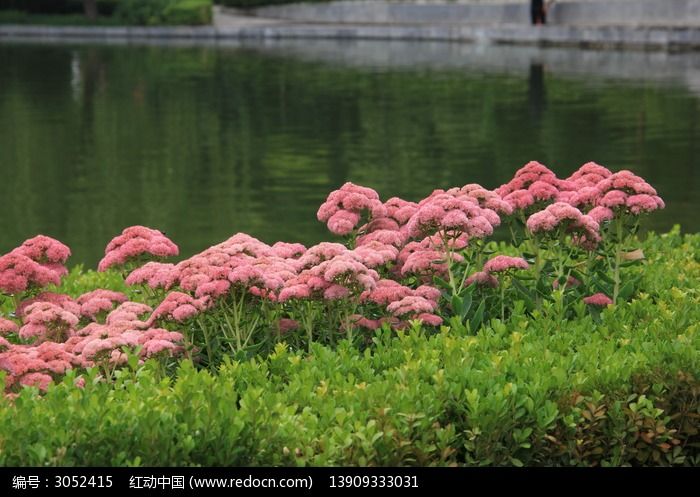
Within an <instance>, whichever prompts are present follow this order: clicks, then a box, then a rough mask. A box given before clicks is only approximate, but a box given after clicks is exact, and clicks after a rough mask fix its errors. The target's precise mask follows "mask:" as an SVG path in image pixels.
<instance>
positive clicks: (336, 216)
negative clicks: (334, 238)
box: [317, 182, 387, 235]
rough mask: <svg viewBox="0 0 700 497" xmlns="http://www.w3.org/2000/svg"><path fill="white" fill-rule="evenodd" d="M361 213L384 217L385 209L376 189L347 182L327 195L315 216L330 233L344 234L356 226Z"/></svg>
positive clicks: (371, 216) (372, 216)
mask: <svg viewBox="0 0 700 497" xmlns="http://www.w3.org/2000/svg"><path fill="white" fill-rule="evenodd" d="M363 213H368V215H369V217H370V218H375V219H376V218H381V217H386V215H387V209H386V207H384V204H382V202H381V200H379V195H378V194H377V192H376V191H374V190H372V189H371V188H367V187H363V186H359V185H355V184H353V183H349V182H348V183H345V184H344V185H343V186H341V187H340V188H339V189H338V190H335V191H332V192H331V193H330V194H329V195H328V198H327V199H326V201H325V202H324V203H323V204H322V205H321V207H320V208H319V209H318V213H317V218H318V220H319V221H321V222H324V223H326V224H327V225H328V229H329V230H330V231H331V232H332V233H335V234H339V235H346V234H349V233H351V232H352V231H353V230H354V229H355V227H357V224H358V222H359V220H360V217H361V216H362V214H363Z"/></svg>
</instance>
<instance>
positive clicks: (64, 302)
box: [15, 292, 80, 318]
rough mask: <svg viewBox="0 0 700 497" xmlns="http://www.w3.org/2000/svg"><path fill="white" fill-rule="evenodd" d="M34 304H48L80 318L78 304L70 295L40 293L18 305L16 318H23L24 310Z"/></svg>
mask: <svg viewBox="0 0 700 497" xmlns="http://www.w3.org/2000/svg"><path fill="white" fill-rule="evenodd" d="M36 302H48V303H50V304H54V305H56V306H58V307H60V308H62V309H63V310H65V311H68V312H70V313H71V314H73V315H74V316H80V304H78V303H77V302H76V301H75V300H73V298H72V297H71V296H70V295H65V294H63V293H53V292H41V293H39V294H37V295H36V296H35V297H31V298H28V299H25V300H23V301H21V302H20V303H19V305H18V306H17V309H15V314H16V315H17V317H18V318H24V316H25V314H26V309H27V308H28V307H29V306H30V305H32V304H34V303H36Z"/></svg>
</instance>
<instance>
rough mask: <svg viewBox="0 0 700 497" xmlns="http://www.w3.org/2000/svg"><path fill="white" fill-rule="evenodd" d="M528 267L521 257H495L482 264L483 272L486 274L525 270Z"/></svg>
mask: <svg viewBox="0 0 700 497" xmlns="http://www.w3.org/2000/svg"><path fill="white" fill-rule="evenodd" d="M528 267H530V265H529V264H528V263H527V261H526V260H525V259H523V258H522V257H510V256H507V255H497V256H495V257H493V258H491V259H489V260H488V261H487V262H486V264H484V271H486V272H487V273H505V272H507V271H510V270H512V269H527V268H528Z"/></svg>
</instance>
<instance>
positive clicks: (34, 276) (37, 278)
mask: <svg viewBox="0 0 700 497" xmlns="http://www.w3.org/2000/svg"><path fill="white" fill-rule="evenodd" d="M60 282H61V278H60V275H59V273H57V272H56V271H55V270H53V269H50V268H48V267H46V266H42V265H41V264H39V263H38V262H36V261H33V260H32V259H30V258H29V257H27V256H26V255H22V254H17V253H9V254H6V255H3V256H2V257H0V291H2V292H4V293H8V294H17V293H22V292H25V291H27V290H29V289H31V288H41V287H44V286H47V285H51V284H53V285H58V284H59V283H60Z"/></svg>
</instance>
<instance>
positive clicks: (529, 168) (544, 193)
mask: <svg viewBox="0 0 700 497" xmlns="http://www.w3.org/2000/svg"><path fill="white" fill-rule="evenodd" d="M572 189H573V185H571V184H569V183H568V182H567V181H566V180H560V179H558V178H557V177H556V175H555V174H554V173H553V172H552V171H551V170H549V168H547V167H546V166H544V165H543V164H540V163H539V162H537V161H531V162H528V163H527V164H525V166H523V167H522V168H520V169H518V170H517V171H516V172H515V176H514V177H513V179H512V180H510V181H509V182H508V183H506V184H504V185H501V186H500V187H498V188H496V190H494V191H495V193H497V194H498V195H500V196H501V197H502V198H503V200H504V201H505V202H507V203H508V204H510V205H511V207H512V208H513V209H518V210H526V209H527V208H529V207H531V206H533V205H535V204H536V203H537V202H548V201H553V200H555V199H557V198H558V197H559V195H560V192H561V191H567V190H572Z"/></svg>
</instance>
